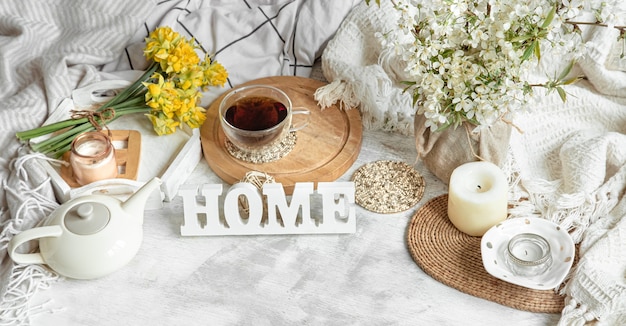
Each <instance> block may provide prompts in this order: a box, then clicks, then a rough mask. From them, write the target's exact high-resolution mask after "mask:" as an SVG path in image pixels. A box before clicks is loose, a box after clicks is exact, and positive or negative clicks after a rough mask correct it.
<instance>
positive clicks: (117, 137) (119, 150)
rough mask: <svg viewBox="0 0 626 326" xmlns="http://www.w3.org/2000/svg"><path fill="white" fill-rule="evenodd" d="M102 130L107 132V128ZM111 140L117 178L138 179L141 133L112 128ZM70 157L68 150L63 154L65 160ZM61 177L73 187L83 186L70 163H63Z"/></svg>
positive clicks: (67, 160)
mask: <svg viewBox="0 0 626 326" xmlns="http://www.w3.org/2000/svg"><path fill="white" fill-rule="evenodd" d="M102 132H103V133H107V131H106V130H103V131H102ZM111 140H112V141H113V147H115V161H116V163H117V170H118V175H117V178H121V179H130V180H137V174H138V173H139V159H140V156H141V133H139V131H136V130H111ZM69 158H70V152H66V153H65V154H64V155H63V160H65V161H66V162H69V161H70V160H69ZM61 177H62V178H63V180H65V182H66V183H67V184H68V185H69V186H70V187H72V188H78V187H80V186H81V185H79V184H78V182H76V180H75V179H74V172H73V171H72V167H71V166H70V165H69V164H67V165H61Z"/></svg>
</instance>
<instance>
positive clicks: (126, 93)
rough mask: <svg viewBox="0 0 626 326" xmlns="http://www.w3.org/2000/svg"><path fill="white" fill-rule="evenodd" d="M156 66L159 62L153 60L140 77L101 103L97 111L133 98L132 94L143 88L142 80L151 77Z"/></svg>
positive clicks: (157, 66)
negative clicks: (107, 100)
mask: <svg viewBox="0 0 626 326" xmlns="http://www.w3.org/2000/svg"><path fill="white" fill-rule="evenodd" d="M158 68H159V64H158V63H156V62H153V63H152V64H151V65H150V67H148V69H147V70H146V71H145V72H144V73H143V74H142V75H141V77H139V78H138V79H137V80H135V82H134V83H132V84H131V85H130V86H128V87H127V88H125V89H124V90H123V91H122V92H121V93H119V94H117V95H116V96H115V97H113V98H112V99H111V100H109V102H106V103H104V105H102V106H101V107H100V108H99V109H98V110H97V111H101V110H104V109H106V108H108V107H111V106H114V105H116V104H120V103H124V102H126V100H127V99H129V98H133V97H134V94H136V93H137V90H141V89H144V88H145V86H144V85H143V82H145V81H146V80H148V79H150V77H152V74H154V72H155V71H156V70H157V69H158Z"/></svg>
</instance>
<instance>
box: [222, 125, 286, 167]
mask: <svg viewBox="0 0 626 326" xmlns="http://www.w3.org/2000/svg"><path fill="white" fill-rule="evenodd" d="M296 139H298V137H297V136H296V132H295V131H292V132H290V133H288V134H287V137H285V139H283V140H281V141H280V142H279V143H277V144H275V145H273V146H271V147H270V148H266V149H265V150H263V151H257V152H247V151H244V150H241V149H239V148H237V147H236V146H235V145H234V144H233V143H231V142H230V140H228V139H226V140H225V144H224V145H225V146H226V150H227V151H228V154H230V155H232V156H233V157H234V158H236V159H239V160H242V161H245V162H249V163H255V164H261V163H269V162H274V161H277V160H279V159H281V158H282V157H283V156H285V155H287V154H289V152H291V150H292V149H293V148H294V147H295V146H296Z"/></svg>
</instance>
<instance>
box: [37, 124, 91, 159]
mask: <svg viewBox="0 0 626 326" xmlns="http://www.w3.org/2000/svg"><path fill="white" fill-rule="evenodd" d="M89 128H93V129H95V127H94V126H93V125H92V124H91V123H90V122H84V123H82V124H78V125H75V126H74V127H72V129H69V130H67V131H65V132H63V133H61V134H58V135H56V136H54V137H51V138H49V139H46V140H44V141H42V142H41V143H37V144H32V145H31V148H32V149H33V150H34V151H37V152H42V153H49V152H52V151H54V150H56V149H57V148H58V147H59V146H60V145H66V144H68V142H66V140H67V139H68V138H70V137H71V138H74V137H73V136H76V135H77V134H79V133H81V132H84V131H87V130H88V129H89ZM70 142H71V139H70Z"/></svg>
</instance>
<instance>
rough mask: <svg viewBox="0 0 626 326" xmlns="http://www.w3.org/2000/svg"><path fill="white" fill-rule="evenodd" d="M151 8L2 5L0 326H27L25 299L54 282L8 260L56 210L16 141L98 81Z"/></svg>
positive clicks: (32, 160) (16, 1)
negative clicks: (19, 238) (28, 232)
mask: <svg viewBox="0 0 626 326" xmlns="http://www.w3.org/2000/svg"><path fill="white" fill-rule="evenodd" d="M152 7H153V3H152V1H125V0H124V1H98V0H93V1H92V0H88V1H81V2H74V1H39V0H36V1H31V0H24V1H22V0H8V1H3V2H2V5H1V6H0V35H1V36H0V103H2V105H1V106H0V121H1V123H2V127H0V147H1V148H2V151H0V165H1V166H2V168H1V169H0V180H2V187H1V189H0V198H1V201H2V206H1V208H0V213H1V214H2V215H1V217H0V228H1V231H0V321H2V324H3V325H11V324H26V323H28V320H29V315H30V314H31V313H33V312H35V311H37V307H30V306H29V305H28V299H29V298H30V297H31V296H32V295H33V294H34V293H35V292H36V291H37V289H41V288H46V287H47V286H48V285H49V282H51V281H53V280H55V279H56V278H57V276H56V275H55V274H54V273H51V272H50V271H49V270H47V269H46V268H44V267H42V266H38V265H28V266H18V265H16V264H14V263H13V262H12V261H11V259H10V257H9V256H8V255H7V251H6V248H7V244H8V242H9V240H10V239H11V238H12V236H13V235H14V234H16V233H18V232H20V231H23V230H25V229H28V228H31V227H33V226H35V225H36V224H37V223H39V222H40V221H41V220H42V219H43V218H44V217H45V216H47V215H49V214H50V213H51V212H52V210H54V209H55V208H56V207H57V206H58V203H56V201H55V200H54V195H53V192H52V188H51V185H50V181H49V178H48V176H47V174H46V173H45V172H44V170H42V168H41V166H39V162H40V161H41V157H40V156H39V155H36V154H35V155H30V154H28V153H27V152H26V151H25V148H23V147H21V146H20V144H19V142H18V141H17V139H16V137H15V133H16V132H18V131H21V130H27V129H31V128H34V127H37V126H39V125H40V124H41V123H42V122H43V121H44V120H45V119H46V118H47V117H48V115H49V114H50V113H51V112H52V111H53V110H54V109H55V108H56V106H57V105H58V104H59V103H60V102H61V100H62V99H64V98H66V97H68V96H69V95H70V93H71V91H72V90H73V89H75V88H78V87H81V86H85V85H87V84H88V83H91V82H94V81H97V80H98V74H97V69H96V67H97V65H101V64H104V63H107V62H110V61H112V60H114V59H115V58H116V57H117V56H118V54H119V53H120V52H121V51H122V50H123V49H124V45H125V44H126V42H127V41H128V39H130V37H131V36H132V35H133V33H134V32H135V30H137V28H138V27H139V26H141V24H142V23H143V21H144V20H145V17H146V16H147V15H148V13H149V12H150V10H151V9H152ZM20 148H21V149H20ZM18 150H19V153H18ZM32 246H33V244H30V246H26V245H25V246H22V247H20V249H19V250H21V251H28V250H31V249H33V248H32Z"/></svg>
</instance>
